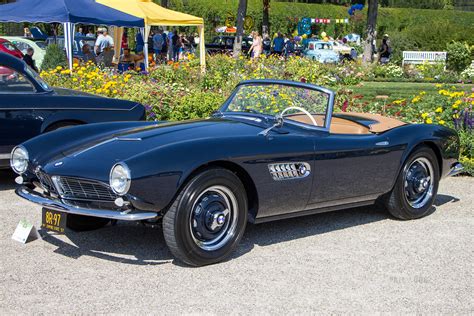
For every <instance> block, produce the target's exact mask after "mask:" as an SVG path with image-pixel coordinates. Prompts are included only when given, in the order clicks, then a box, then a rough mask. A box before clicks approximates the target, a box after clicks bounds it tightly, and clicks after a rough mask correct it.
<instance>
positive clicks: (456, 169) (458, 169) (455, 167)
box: [448, 162, 464, 177]
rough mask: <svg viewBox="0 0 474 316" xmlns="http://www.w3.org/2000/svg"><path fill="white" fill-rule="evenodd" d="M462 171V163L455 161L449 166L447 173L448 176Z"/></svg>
mask: <svg viewBox="0 0 474 316" xmlns="http://www.w3.org/2000/svg"><path fill="white" fill-rule="evenodd" d="M463 171H464V167H463V165H461V163H460V162H456V163H455V164H453V165H452V166H451V170H450V171H449V173H448V177H451V176H455V175H457V174H460V173H461V172H463Z"/></svg>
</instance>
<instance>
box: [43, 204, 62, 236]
mask: <svg viewBox="0 0 474 316" xmlns="http://www.w3.org/2000/svg"><path fill="white" fill-rule="evenodd" d="M42 213H43V214H42V220H41V228H44V229H46V230H50V231H53V232H56V233H60V234H64V230H65V229H66V220H67V214H66V213H63V212H59V211H55V210H50V209H47V208H43V211H42Z"/></svg>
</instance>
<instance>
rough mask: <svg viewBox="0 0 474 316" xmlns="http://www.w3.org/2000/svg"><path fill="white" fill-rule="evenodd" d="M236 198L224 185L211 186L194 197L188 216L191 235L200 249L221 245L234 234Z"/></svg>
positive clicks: (211, 249) (214, 247)
mask: <svg viewBox="0 0 474 316" xmlns="http://www.w3.org/2000/svg"><path fill="white" fill-rule="evenodd" d="M237 211H238V210H237V199H236V197H235V195H234V193H233V192H232V191H231V190H230V189H229V188H227V187H225V186H220V185H218V186H212V187H209V188H207V189H206V190H204V191H203V192H202V193H201V194H200V195H199V196H198V198H197V199H196V202H195V203H194V205H193V209H192V212H191V216H190V230H191V236H192V238H193V240H194V242H195V243H196V245H198V246H199V247H200V248H201V249H203V250H207V251H213V250H217V249H219V248H221V247H223V246H224V245H225V244H226V243H227V242H228V241H229V240H230V239H231V238H232V237H233V236H234V234H235V231H236V227H237Z"/></svg>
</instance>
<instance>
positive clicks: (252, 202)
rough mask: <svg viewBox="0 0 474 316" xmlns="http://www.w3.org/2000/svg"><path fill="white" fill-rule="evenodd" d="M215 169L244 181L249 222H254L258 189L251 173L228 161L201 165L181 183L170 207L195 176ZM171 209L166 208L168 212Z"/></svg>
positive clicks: (256, 211)
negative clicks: (228, 172)
mask: <svg viewBox="0 0 474 316" xmlns="http://www.w3.org/2000/svg"><path fill="white" fill-rule="evenodd" d="M213 167H219V168H223V169H227V170H229V171H231V172H233V173H234V174H235V175H236V176H237V177H238V178H239V179H240V181H242V184H243V185H244V188H245V192H246V194H247V202H248V215H249V218H248V220H249V221H250V222H254V220H255V218H256V216H257V213H258V193H257V188H256V186H255V183H254V181H253V180H252V177H250V175H249V173H248V172H247V171H246V170H245V169H244V168H242V167H241V166H239V165H238V164H236V163H234V162H231V161H228V160H216V161H211V162H208V163H206V164H203V165H200V166H199V167H197V168H195V169H194V170H193V171H192V172H190V173H189V174H188V175H187V177H186V178H185V179H184V181H182V182H181V185H180V186H179V189H178V190H177V193H176V195H175V196H174V197H173V199H172V201H171V202H170V204H169V205H171V204H172V203H173V202H174V200H175V199H176V197H177V196H178V195H179V193H180V192H181V190H182V189H183V188H184V186H185V185H186V184H187V183H188V182H189V181H191V179H192V178H194V176H196V175H197V174H199V173H201V172H202V171H204V170H206V169H210V168H213ZM168 208H169V207H167V208H166V210H167V209H168Z"/></svg>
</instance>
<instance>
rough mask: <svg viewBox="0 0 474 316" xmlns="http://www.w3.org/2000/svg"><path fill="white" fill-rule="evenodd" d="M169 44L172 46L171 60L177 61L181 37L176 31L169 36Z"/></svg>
mask: <svg viewBox="0 0 474 316" xmlns="http://www.w3.org/2000/svg"><path fill="white" fill-rule="evenodd" d="M171 45H172V46H173V61H175V62H177V61H179V50H180V48H181V37H180V36H179V35H178V33H177V32H175V34H173V37H172V38H171Z"/></svg>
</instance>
